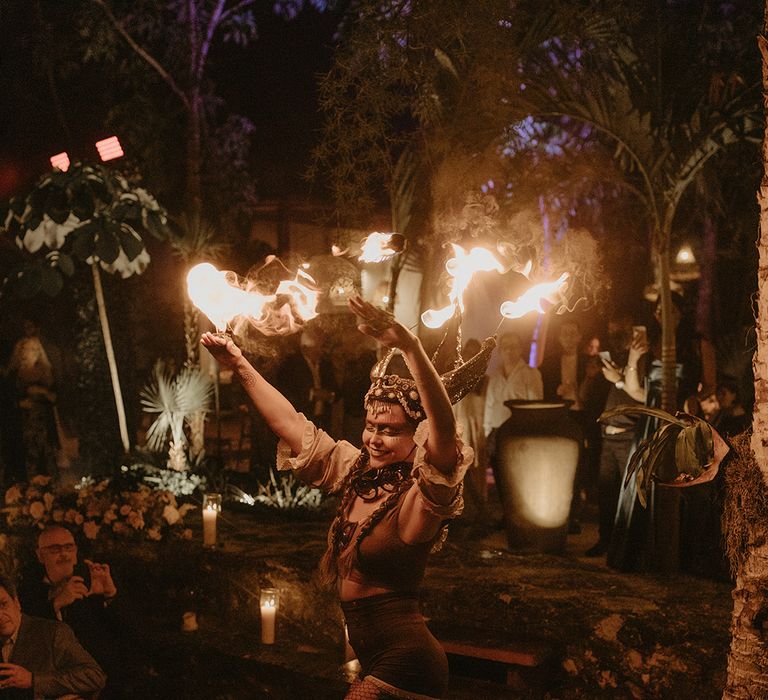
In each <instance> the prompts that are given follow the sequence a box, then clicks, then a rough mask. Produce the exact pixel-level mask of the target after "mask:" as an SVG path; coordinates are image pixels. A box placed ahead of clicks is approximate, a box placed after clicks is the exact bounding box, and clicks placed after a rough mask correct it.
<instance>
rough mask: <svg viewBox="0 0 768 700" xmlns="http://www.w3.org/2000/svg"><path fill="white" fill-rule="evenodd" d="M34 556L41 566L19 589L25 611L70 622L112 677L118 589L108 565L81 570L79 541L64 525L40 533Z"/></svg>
mask: <svg viewBox="0 0 768 700" xmlns="http://www.w3.org/2000/svg"><path fill="white" fill-rule="evenodd" d="M36 555H37V560H38V562H39V563H40V564H41V566H40V567H37V568H36V569H35V570H33V571H30V572H28V573H27V575H25V576H24V577H23V579H22V585H21V586H20V588H19V594H20V598H21V601H22V605H23V606H24V610H25V611H27V612H28V613H29V614H30V615H35V616H37V617H44V618H48V619H49V620H61V621H62V622H66V623H67V625H69V626H70V627H71V628H72V629H73V631H74V633H75V635H76V636H77V638H78V640H79V641H80V642H81V643H82V645H83V646H84V647H85V648H86V649H87V650H88V652H89V653H90V654H92V655H93V656H94V657H95V658H96V659H97V660H98V662H99V663H100V664H101V665H102V666H103V667H104V668H105V669H106V670H107V672H108V673H109V675H110V676H114V675H116V673H117V670H118V669H115V668H114V666H115V659H114V657H115V656H116V655H117V654H116V652H115V637H116V635H115V634H114V633H113V631H114V627H115V625H114V623H113V621H112V619H111V613H110V611H109V607H110V606H111V604H112V602H113V601H114V599H115V597H116V596H117V587H116V586H115V582H114V581H113V579H112V574H111V572H110V568H109V565H108V564H99V563H96V562H93V561H90V560H89V559H85V560H83V565H81V564H79V563H78V549H77V544H76V543H75V538H74V537H73V535H72V533H71V532H70V531H69V530H67V529H66V528H65V527H62V526H60V525H49V526H48V527H46V528H45V529H44V530H42V531H41V532H40V535H39V536H38V539H37V550H36Z"/></svg>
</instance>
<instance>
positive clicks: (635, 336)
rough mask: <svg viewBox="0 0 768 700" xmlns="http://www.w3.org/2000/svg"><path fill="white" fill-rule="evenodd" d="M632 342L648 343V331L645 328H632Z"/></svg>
mask: <svg viewBox="0 0 768 700" xmlns="http://www.w3.org/2000/svg"><path fill="white" fill-rule="evenodd" d="M632 340H633V341H634V340H640V341H642V342H644V343H647V342H648V329H647V328H646V327H645V326H632Z"/></svg>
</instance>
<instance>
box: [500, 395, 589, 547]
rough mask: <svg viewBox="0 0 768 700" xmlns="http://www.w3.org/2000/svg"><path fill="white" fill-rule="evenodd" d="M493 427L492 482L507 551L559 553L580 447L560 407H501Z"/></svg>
mask: <svg viewBox="0 0 768 700" xmlns="http://www.w3.org/2000/svg"><path fill="white" fill-rule="evenodd" d="M505 405H506V406H507V407H509V409H510V411H511V412H512V415H511V416H510V417H509V419H508V420H507V421H506V422H505V423H503V424H502V425H501V427H499V432H498V441H497V453H496V455H497V460H498V463H497V470H496V473H497V481H498V482H499V483H497V484H496V488H497V489H498V491H499V495H500V497H501V501H502V505H503V508H504V522H505V525H506V529H507V539H508V541H509V547H510V549H515V550H525V551H533V552H550V553H557V552H562V551H563V550H564V548H565V538H566V535H567V534H568V514H569V511H570V507H571V499H572V497H573V487H574V481H575V478H576V468H577V466H578V463H579V453H580V447H581V441H582V431H581V427H580V426H579V424H578V423H577V422H576V421H575V420H574V419H573V418H571V416H570V411H569V410H568V408H567V407H566V405H565V404H562V403H543V402H538V401H507V402H505Z"/></svg>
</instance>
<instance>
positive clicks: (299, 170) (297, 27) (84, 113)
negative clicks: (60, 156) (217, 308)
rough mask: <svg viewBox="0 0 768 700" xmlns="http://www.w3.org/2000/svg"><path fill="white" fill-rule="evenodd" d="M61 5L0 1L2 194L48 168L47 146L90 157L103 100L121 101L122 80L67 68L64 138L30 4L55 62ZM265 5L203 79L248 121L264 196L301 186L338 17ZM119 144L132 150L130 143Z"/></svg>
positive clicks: (64, 15) (64, 14) (62, 23)
mask: <svg viewBox="0 0 768 700" xmlns="http://www.w3.org/2000/svg"><path fill="white" fill-rule="evenodd" d="M67 5H69V3H61V2H58V0H56V1H55V2H51V1H50V0H48V1H46V0H34V2H30V1H29V0H10V1H8V2H4V3H3V4H2V7H0V93H1V94H2V98H1V99H0V198H7V197H8V196H10V195H11V194H13V193H14V192H15V191H19V190H23V189H25V188H26V186H28V185H29V184H31V183H32V182H33V181H34V180H35V179H36V178H37V177H39V176H40V175H41V174H42V173H43V172H45V171H46V170H47V169H48V168H49V167H50V165H49V163H48V158H49V157H50V156H51V155H53V154H54V153H58V152H60V151H62V150H67V151H68V152H70V153H74V154H77V155H80V156H81V157H82V156H84V157H87V158H95V156H96V154H95V149H94V148H93V144H94V143H95V141H97V140H99V139H101V138H104V137H105V136H109V135H111V134H110V133H107V128H106V127H105V126H104V123H103V122H104V118H105V114H106V113H107V110H108V109H109V106H110V104H111V101H113V100H119V99H120V95H121V93H120V87H121V86H119V85H114V84H113V83H114V81H113V79H112V77H111V76H110V75H109V74H107V73H105V72H104V71H103V69H102V68H101V67H100V66H98V65H94V64H91V65H89V66H78V67H76V68H73V69H72V71H73V72H75V73H76V80H71V79H66V80H59V81H58V87H59V90H60V95H61V100H62V103H63V104H62V107H63V111H64V113H65V115H66V118H67V121H68V123H69V126H70V131H71V136H72V138H71V140H69V139H68V138H67V135H66V133H64V132H63V130H62V128H61V126H60V123H59V121H58V120H57V118H56V114H55V110H54V108H53V106H52V104H51V98H50V92H49V90H48V87H47V77H46V71H45V60H46V59H45V56H44V53H45V52H44V51H41V49H40V46H39V43H38V42H39V41H41V38H40V37H41V29H40V26H41V25H40V22H39V21H38V19H37V15H36V13H35V8H36V7H38V6H41V7H43V9H44V13H45V18H46V19H50V18H54V20H53V24H54V25H56V26H54V27H53V29H52V31H53V32H54V34H55V36H54V38H53V40H52V41H50V42H48V45H49V46H52V50H51V52H50V53H49V56H51V57H52V60H53V61H58V60H59V56H60V55H62V54H61V53H60V52H61V51H63V55H64V56H67V55H70V54H68V52H67V49H66V41H67V37H68V36H70V35H68V34H67V32H70V31H72V29H73V28H72V23H71V16H70V14H69V12H68V10H70V9H71V6H70V7H67ZM270 8H271V3H262V4H261V5H260V7H259V9H258V11H257V15H258V16H257V26H258V34H259V36H258V39H256V40H255V41H254V42H253V43H252V44H251V45H249V46H247V47H245V48H241V47H238V46H234V45H232V44H228V45H223V46H222V45H219V47H218V48H217V50H216V51H215V52H213V53H212V55H211V61H210V77H211V78H212V80H213V81H214V82H215V89H216V92H217V94H218V95H219V96H220V97H221V98H222V99H223V100H224V102H225V108H226V110H227V111H229V112H233V113H238V114H242V115H244V116H246V117H248V118H249V119H251V120H252V121H253V122H254V125H255V127H256V131H255V133H254V135H253V141H252V143H253V147H252V164H253V168H252V170H253V172H254V174H255V177H256V178H257V189H258V192H259V194H260V195H262V196H265V197H273V196H279V195H282V194H286V193H288V192H291V193H295V192H296V191H297V189H298V190H299V191H302V190H306V188H307V187H308V185H307V183H306V182H305V180H304V178H303V174H304V171H305V169H306V166H307V162H308V158H309V154H310V151H311V148H312V145H313V143H314V142H315V140H316V137H317V131H318V128H319V125H320V119H319V117H318V114H317V108H316V84H317V78H318V76H319V74H320V73H322V72H323V71H324V70H326V69H327V67H328V65H329V62H330V55H331V45H332V42H333V36H334V32H335V29H336V20H337V18H336V16H335V15H334V14H332V13H330V12H326V13H319V12H318V11H316V10H315V9H314V8H312V7H307V8H305V10H303V11H302V12H301V13H300V14H299V15H298V16H297V17H296V18H295V19H293V20H286V19H283V18H281V17H278V16H276V15H275V14H273V13H272V12H271V11H270ZM62 44H64V47H63V48H62ZM70 53H71V52H70ZM41 54H42V55H41ZM124 146H125V148H126V152H127V154H128V155H130V143H125V144H124Z"/></svg>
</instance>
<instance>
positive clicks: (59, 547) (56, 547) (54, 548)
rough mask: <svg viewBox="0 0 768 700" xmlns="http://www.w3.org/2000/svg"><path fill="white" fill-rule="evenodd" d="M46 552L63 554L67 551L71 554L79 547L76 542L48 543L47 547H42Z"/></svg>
mask: <svg viewBox="0 0 768 700" xmlns="http://www.w3.org/2000/svg"><path fill="white" fill-rule="evenodd" d="M40 549H42V550H43V551H44V552H50V553H51V554H61V553H62V552H66V553H67V554H71V553H72V552H74V551H75V550H76V549H77V545H76V544H75V543H74V542H67V544H48V545H46V546H45V547H40Z"/></svg>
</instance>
